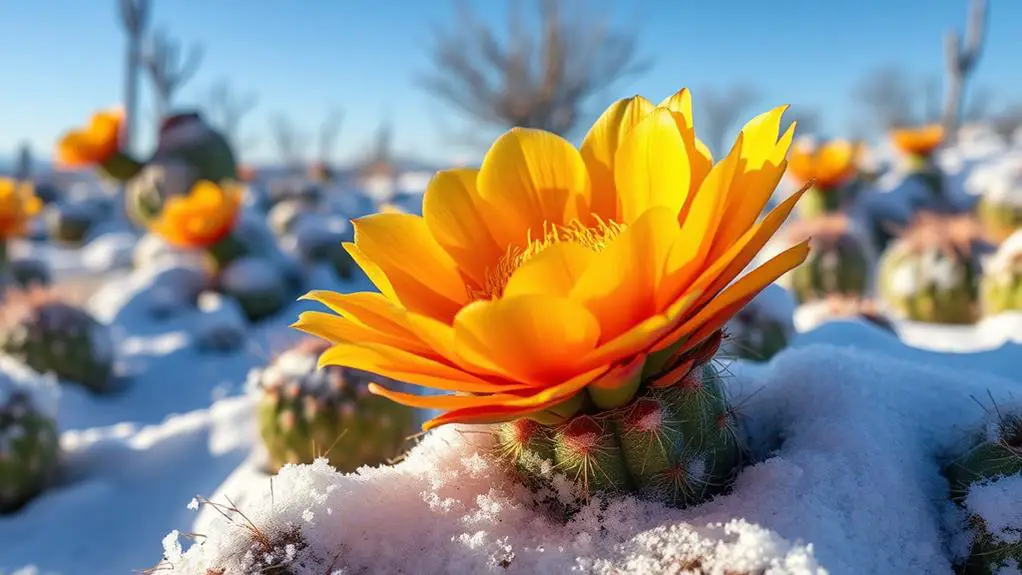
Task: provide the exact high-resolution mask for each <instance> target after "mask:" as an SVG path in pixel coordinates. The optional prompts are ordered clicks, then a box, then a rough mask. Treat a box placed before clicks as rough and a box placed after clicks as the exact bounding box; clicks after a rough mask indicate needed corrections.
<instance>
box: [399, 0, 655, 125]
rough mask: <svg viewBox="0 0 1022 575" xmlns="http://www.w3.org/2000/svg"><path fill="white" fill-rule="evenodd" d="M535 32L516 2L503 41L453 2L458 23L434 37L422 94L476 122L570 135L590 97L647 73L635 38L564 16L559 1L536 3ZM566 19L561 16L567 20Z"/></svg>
mask: <svg viewBox="0 0 1022 575" xmlns="http://www.w3.org/2000/svg"><path fill="white" fill-rule="evenodd" d="M537 3H538V8H539V14H540V30H541V31H540V33H539V35H538V36H539V37H538V38H536V37H534V36H533V35H532V34H530V33H529V32H528V31H526V29H525V26H524V24H523V22H522V14H521V4H522V2H521V1H520V0H509V6H508V29H507V42H506V43H505V44H504V45H502V44H501V42H500V41H498V34H497V33H496V32H494V31H493V30H491V29H489V28H487V27H486V26H485V25H483V24H481V23H480V22H478V21H477V20H476V18H475V16H474V14H473V13H472V11H471V10H470V9H469V8H468V5H467V3H466V2H464V1H459V0H456V5H455V9H456V12H457V24H456V26H455V27H454V29H453V30H452V31H449V32H443V31H437V32H436V38H435V44H434V45H433V47H432V48H431V55H430V57H431V60H432V65H433V70H432V71H430V72H428V73H426V74H424V75H422V76H421V77H420V78H419V82H420V84H421V86H422V87H423V88H425V89H426V90H427V91H429V92H430V93H432V94H434V95H435V96H437V97H438V98H440V99H441V100H443V101H444V102H445V103H447V104H448V105H450V106H452V107H454V108H456V109H457V110H459V111H460V112H461V113H463V114H465V115H466V116H467V117H469V118H471V119H472V120H474V121H475V122H477V123H479V124H483V125H487V126H493V127H499V128H507V127H512V126H522V127H529V128H541V129H544V130H549V131H552V132H555V133H558V134H564V135H566V134H569V133H571V132H572V131H573V130H574V129H575V128H576V127H577V125H578V124H579V121H580V119H581V118H583V117H584V116H585V112H584V110H583V107H584V106H585V105H586V104H587V103H588V101H589V99H591V98H592V97H593V96H595V95H597V94H599V93H601V92H602V91H603V90H605V89H607V88H609V87H610V86H611V85H613V84H614V83H616V82H617V81H619V80H621V79H623V78H625V77H628V76H630V75H633V74H637V73H640V72H642V71H645V70H646V69H647V68H648V67H649V66H648V63H647V62H645V61H640V60H639V59H638V58H637V49H636V44H637V43H636V35H635V34H633V33H628V32H624V31H618V30H612V29H610V27H609V25H608V24H607V22H606V21H603V20H599V19H595V20H587V18H586V17H585V16H584V15H585V14H587V13H591V12H592V11H591V10H583V9H572V10H563V4H564V0H538V2H537ZM566 13H567V14H566Z"/></svg>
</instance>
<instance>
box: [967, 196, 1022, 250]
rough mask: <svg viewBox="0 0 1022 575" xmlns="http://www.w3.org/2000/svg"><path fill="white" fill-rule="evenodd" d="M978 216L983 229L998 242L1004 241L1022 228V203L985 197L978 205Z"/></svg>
mask: <svg viewBox="0 0 1022 575" xmlns="http://www.w3.org/2000/svg"><path fill="white" fill-rule="evenodd" d="M976 216H977V217H978V218H979V221H980V223H981V224H982V225H983V229H984V230H986V232H987V233H988V234H989V235H990V237H991V238H992V239H993V240H994V241H996V242H1002V241H1004V240H1006V239H1008V237H1009V236H1011V234H1013V233H1015V232H1016V231H1018V230H1022V205H1011V204H1007V203H1002V202H997V201H994V200H991V199H990V198H988V197H983V198H981V199H980V201H979V204H978V205H977V206H976Z"/></svg>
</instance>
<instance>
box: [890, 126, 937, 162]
mask: <svg viewBox="0 0 1022 575" xmlns="http://www.w3.org/2000/svg"><path fill="white" fill-rule="evenodd" d="M890 138H891V143H892V144H894V147H895V148H897V149H898V150H900V151H901V152H902V153H905V154H910V155H913V156H928V155H929V154H931V153H933V151H934V150H936V149H937V148H938V147H939V146H940V145H941V144H942V143H943V142H944V128H943V127H942V126H940V125H939V124H930V125H927V126H919V127H916V128H900V129H896V130H891V133H890Z"/></svg>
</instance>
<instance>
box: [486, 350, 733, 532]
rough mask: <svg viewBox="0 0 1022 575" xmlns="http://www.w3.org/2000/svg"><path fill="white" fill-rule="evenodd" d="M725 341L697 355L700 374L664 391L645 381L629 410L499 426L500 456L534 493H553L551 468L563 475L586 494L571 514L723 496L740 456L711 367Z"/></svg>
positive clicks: (729, 413) (566, 510)
mask: <svg viewBox="0 0 1022 575" xmlns="http://www.w3.org/2000/svg"><path fill="white" fill-rule="evenodd" d="M720 341H721V334H720V333H719V332H718V334H717V335H716V336H714V337H713V338H711V341H710V342H709V343H708V344H706V345H704V346H703V347H702V348H701V350H700V351H699V352H696V354H694V356H692V359H691V362H692V363H691V364H694V365H695V367H693V368H691V369H690V370H689V371H688V372H687V373H686V374H685V375H684V377H682V378H680V379H678V380H676V382H674V383H673V384H672V385H667V386H663V387H657V386H655V385H652V384H651V383H649V382H647V383H646V385H645V386H644V388H643V389H641V390H640V392H639V393H638V395H637V396H636V397H635V398H634V399H633V400H632V401H631V402H630V403H629V404H627V405H625V406H623V407H619V408H616V409H611V410H604V411H596V412H591V413H585V412H583V413H581V414H579V415H575V416H573V417H571V418H570V419H568V420H567V421H565V422H562V423H558V424H555V425H547V424H543V423H538V422H536V421H533V420H530V419H518V420H515V421H512V422H509V423H504V424H501V425H499V426H498V427H497V430H496V436H497V444H498V450H499V451H498V454H499V456H500V457H501V458H502V459H503V460H504V461H506V462H508V464H509V465H510V466H511V467H512V469H513V470H514V472H515V473H516V474H517V475H519V476H520V477H521V479H522V481H523V482H524V483H525V484H526V485H529V486H531V487H533V488H543V487H552V484H551V483H550V481H551V480H552V476H551V475H550V474H549V468H548V467H547V463H546V462H549V463H550V464H552V465H553V469H554V470H556V471H557V472H559V473H563V474H564V475H565V476H566V477H567V478H568V479H569V480H570V481H571V482H572V483H573V484H574V486H575V488H576V489H577V492H578V494H579V495H580V498H579V499H578V501H576V502H575V503H572V504H568V505H567V506H565V507H564V508H562V509H561V511H562V512H564V513H566V514H570V513H572V511H573V510H574V509H576V506H577V505H578V504H581V503H582V501H583V500H584V499H586V498H588V497H589V496H591V495H594V494H600V493H615V492H616V493H621V492H631V493H635V494H637V495H639V496H643V497H648V498H650V499H654V500H657V501H661V502H663V503H665V504H668V505H675V506H685V505H690V504H693V503H698V502H700V501H702V500H704V499H705V498H706V497H709V496H711V495H713V494H715V493H719V492H721V491H722V490H724V489H725V488H726V487H727V486H728V485H729V484H730V482H731V480H732V479H733V478H734V476H735V474H736V473H737V471H738V468H739V466H740V464H741V459H742V450H741V449H740V447H739V438H738V435H737V434H736V427H735V425H736V423H735V421H734V419H733V412H732V410H731V409H730V407H729V405H728V401H727V397H726V394H725V391H724V387H723V384H722V381H721V378H720V375H719V374H718V373H717V371H716V369H715V368H714V367H713V366H712V365H710V364H709V363H707V362H706V360H708V359H709V358H710V357H712V354H713V353H714V352H715V351H716V349H717V348H718V347H719V345H720ZM684 364H686V365H691V364H689V363H688V362H684Z"/></svg>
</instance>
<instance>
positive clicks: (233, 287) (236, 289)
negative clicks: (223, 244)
mask: <svg viewBox="0 0 1022 575" xmlns="http://www.w3.org/2000/svg"><path fill="white" fill-rule="evenodd" d="M283 281H284V280H283V279H282V278H281V270H280V267H279V266H277V265H275V262H274V261H273V260H271V259H269V258H264V257H256V256H246V257H243V258H239V259H237V260H234V261H233V262H231V263H230V265H228V266H227V268H225V269H224V271H223V273H222V274H221V276H220V282H221V283H222V285H223V286H224V289H226V290H227V291H229V292H232V293H258V292H275V291H279V290H283Z"/></svg>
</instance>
